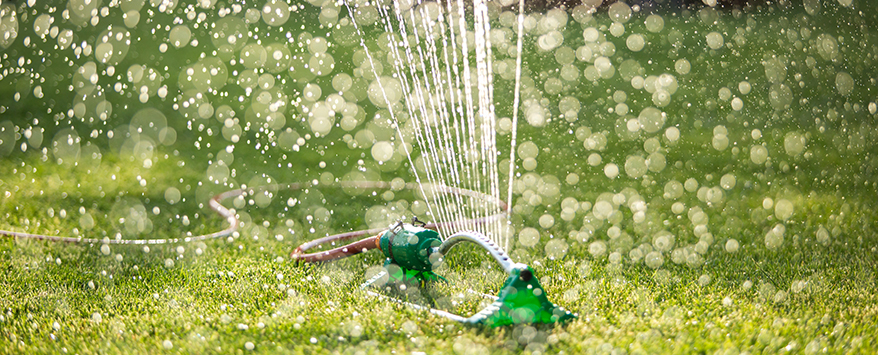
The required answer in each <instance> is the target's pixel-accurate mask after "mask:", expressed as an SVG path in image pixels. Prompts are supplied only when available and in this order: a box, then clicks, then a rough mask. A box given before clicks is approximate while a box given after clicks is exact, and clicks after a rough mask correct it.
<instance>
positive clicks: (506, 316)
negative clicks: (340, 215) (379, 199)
mask: <svg viewBox="0 0 878 355" xmlns="http://www.w3.org/2000/svg"><path fill="white" fill-rule="evenodd" d="M461 242H470V243H474V244H476V245H478V246H480V247H482V248H483V249H485V250H486V251H488V253H489V254H490V255H491V256H492V257H493V258H494V260H496V261H497V263H499V264H500V266H501V267H502V268H503V270H504V271H506V273H507V274H508V275H509V277H508V278H507V279H506V282H505V283H504V284H503V287H502V288H501V290H500V294H499V295H498V296H497V297H492V298H494V302H493V303H491V304H490V305H488V306H487V307H485V308H484V309H483V310H481V311H479V312H478V313H476V314H474V315H472V316H470V317H463V316H460V315H456V314H453V313H450V312H446V311H442V310H438V309H433V308H429V307H425V306H422V305H416V304H413V303H409V302H406V301H403V300H401V299H396V298H393V297H389V296H386V295H383V294H380V293H376V292H373V291H370V290H368V287H369V286H370V285H372V284H373V283H375V282H377V281H378V280H379V279H381V278H382V277H384V276H390V278H391V280H392V281H393V282H406V281H410V280H411V279H412V278H413V277H416V278H417V279H418V280H420V281H421V282H428V281H431V280H435V279H436V278H435V277H434V278H430V277H429V275H434V274H432V266H433V263H434V261H438V260H440V259H441V256H444V255H445V254H447V253H448V252H449V251H450V250H451V249H452V248H453V247H454V246H456V245H457V244H459V243H461ZM379 244H380V249H381V250H382V251H383V252H384V255H385V256H386V257H387V262H386V264H385V265H387V264H396V265H398V266H399V267H400V269H402V270H401V271H402V272H401V273H396V274H395V275H389V274H388V273H387V271H382V272H381V273H379V274H378V275H375V277H372V278H371V279H369V280H368V281H366V282H365V283H364V284H363V285H362V286H361V288H363V289H366V292H367V293H368V294H369V295H372V296H376V297H381V298H386V299H389V300H391V301H393V302H397V303H401V304H405V305H407V306H409V307H412V308H415V309H419V310H428V311H429V312H430V313H433V314H436V315H439V316H443V317H446V318H449V319H451V320H455V321H459V322H463V323H469V324H486V325H490V326H492V327H497V326H504V325H512V324H528V323H542V324H549V323H558V322H564V321H567V320H570V319H573V318H576V315H575V314H573V313H571V312H569V311H567V310H565V309H564V308H563V307H559V306H556V305H555V304H554V303H552V302H550V301H549V299H548V297H547V296H546V291H545V289H543V287H542V286H541V285H540V283H539V280H538V279H537V278H536V277H535V276H534V274H533V269H531V268H530V267H529V266H527V265H525V264H521V263H515V262H513V261H512V260H511V259H510V258H509V256H508V255H506V252H504V251H503V249H500V247H499V246H497V244H496V243H494V242H493V241H491V240H490V239H488V238H487V237H485V236H484V235H483V234H481V233H478V232H474V231H464V232H458V233H455V234H453V235H452V236H450V237H449V238H448V239H446V240H445V241H444V242H441V244H440V243H439V239H438V233H436V232H435V231H432V230H429V229H424V228H420V227H415V226H412V225H409V224H403V223H398V224H397V225H395V226H394V227H393V228H391V229H389V230H387V231H386V232H384V233H383V234H381V236H380V241H379ZM412 275H413V276H412Z"/></svg>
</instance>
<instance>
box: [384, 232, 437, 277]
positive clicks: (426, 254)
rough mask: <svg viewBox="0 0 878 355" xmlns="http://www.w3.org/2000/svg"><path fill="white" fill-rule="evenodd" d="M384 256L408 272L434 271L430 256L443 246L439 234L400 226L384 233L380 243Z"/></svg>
mask: <svg viewBox="0 0 878 355" xmlns="http://www.w3.org/2000/svg"><path fill="white" fill-rule="evenodd" d="M378 243H379V244H378V245H379V246H380V247H381V251H382V252H384V256H386V257H387V258H388V259H390V262H392V263H394V264H396V265H399V267H401V268H403V269H407V270H417V271H432V270H433V263H432V262H431V261H430V254H431V253H433V250H434V249H435V248H436V247H438V246H439V245H440V244H442V240H441V239H439V233H437V232H436V231H434V230H430V229H426V228H421V227H415V226H412V225H408V224H406V225H398V226H397V227H395V228H392V229H390V230H388V231H387V232H384V234H382V235H381V238H380V239H379V242H378Z"/></svg>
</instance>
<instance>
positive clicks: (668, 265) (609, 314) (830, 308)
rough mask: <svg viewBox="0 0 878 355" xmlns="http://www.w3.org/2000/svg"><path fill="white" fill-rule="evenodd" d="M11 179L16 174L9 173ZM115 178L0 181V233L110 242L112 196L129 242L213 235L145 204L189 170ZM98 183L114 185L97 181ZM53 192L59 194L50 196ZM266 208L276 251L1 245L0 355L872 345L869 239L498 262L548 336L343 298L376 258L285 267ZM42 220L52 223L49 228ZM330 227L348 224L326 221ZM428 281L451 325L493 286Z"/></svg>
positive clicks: (491, 276)
mask: <svg viewBox="0 0 878 355" xmlns="http://www.w3.org/2000/svg"><path fill="white" fill-rule="evenodd" d="M30 158H32V157H30V156H28V159H30ZM29 164H30V163H29V162H28V161H25V163H24V164H23V165H22V168H21V169H28V168H29V167H30V165H29ZM132 164H133V163H130V162H128V161H126V160H125V159H118V158H116V157H105V158H104V160H103V161H102V163H101V164H100V165H99V166H95V167H92V168H91V169H84V168H82V167H78V168H73V169H71V168H70V167H69V166H64V165H56V164H43V165H40V168H39V169H38V173H36V175H34V174H35V173H33V172H29V173H28V177H29V178H34V180H31V181H20V179H19V177H18V175H17V174H16V173H14V172H11V171H7V172H6V173H4V174H2V176H0V180H2V181H3V185H2V189H3V191H7V190H10V191H16V192H15V194H13V195H12V196H11V197H9V198H4V200H3V204H2V211H0V213H2V214H3V215H4V216H7V217H6V218H4V220H3V228H6V229H16V230H21V229H22V224H20V223H22V221H24V220H25V219H27V220H29V223H30V227H29V229H28V230H29V231H31V232H35V233H56V232H58V231H60V232H61V233H62V234H63V233H69V232H70V231H71V230H72V229H73V228H78V227H79V224H80V222H79V220H78V218H79V216H80V214H79V211H78V210H79V208H78V207H79V206H88V208H87V210H88V211H89V213H92V214H94V215H95V216H97V217H96V218H95V225H94V227H93V228H92V229H91V230H89V231H87V232H88V233H102V231H108V234H112V233H113V232H112V231H114V230H118V229H119V228H120V226H119V225H117V224H115V223H114V221H112V220H111V219H110V218H106V217H104V216H103V214H106V213H108V212H107V209H112V203H110V202H107V200H109V201H112V200H113V199H117V197H115V196H117V195H119V192H120V191H127V192H126V193H122V195H123V196H121V197H118V198H124V199H132V200H137V201H141V202H142V203H143V204H144V205H147V206H148V207H149V208H151V207H152V206H153V205H155V206H160V209H161V211H160V213H159V214H158V215H157V216H155V217H154V218H153V220H154V231H153V232H151V233H149V234H148V235H142V236H139V237H145V238H160V237H161V238H167V237H174V236H178V235H180V234H181V233H183V231H184V230H191V231H193V233H203V232H209V231H212V230H215V229H216V228H221V227H222V221H221V219H220V218H219V217H217V216H215V215H213V214H210V213H209V212H207V211H206V210H204V209H200V208H199V207H198V204H199V203H201V202H203V201H197V200H195V199H194V198H193V197H192V195H191V194H192V193H191V192H190V193H184V194H183V196H186V197H187V201H186V202H184V203H180V204H178V205H170V204H169V203H168V202H167V201H164V197H163V196H161V194H159V193H157V192H156V191H159V192H162V191H164V189H165V188H166V187H167V186H168V185H170V186H174V185H176V184H178V183H179V179H180V178H181V177H183V179H184V180H186V177H187V176H198V173H197V172H196V171H195V170H190V169H189V168H186V167H185V164H184V167H183V168H178V169H175V170H174V173H173V174H167V175H166V174H165V173H161V171H162V170H153V171H150V174H148V175H144V176H150V177H151V179H152V180H151V181H150V182H149V184H148V187H147V188H143V187H142V186H140V183H139V182H138V180H137V179H136V173H137V172H136V170H137V168H136V167H134V166H131V165H132ZM158 164H159V165H161V164H176V161H175V159H171V158H169V159H167V161H166V162H162V161H160V162H159V163H158ZM96 172H97V173H96ZM112 172H117V173H118V175H117V176H116V178H115V180H114V179H113V178H112V177H111V176H109V175H112V174H111V173H112ZM123 172H124V173H123ZM108 174H109V175H108ZM53 176H57V178H58V179H63V181H65V184H71V183H76V182H78V183H80V184H81V185H80V186H82V187H83V188H82V189H80V190H78V192H75V191H77V190H76V189H71V188H69V187H67V186H66V185H61V184H53V183H52V179H53V178H52V177H53ZM37 177H46V178H45V179H44V180H41V179H38V178H37ZM96 186H101V187H100V188H97V187H96ZM64 192H67V193H68V194H71V193H75V194H76V195H75V196H68V197H67V198H62V197H60V196H62V193H64ZM101 192H103V193H104V196H103V197H102V196H101V195H100V193H101ZM31 193H33V197H32V196H31ZM132 194H133V195H132ZM111 196H112V197H111ZM820 196H822V197H820V198H817V197H816V196H815V197H813V198H811V199H809V200H808V201H809V202H808V203H810V204H813V205H815V206H818V205H819V206H825V205H826V204H836V203H838V201H836V200H835V198H834V197H832V196H826V195H820ZM147 199H149V201H150V202H149V203H147V202H146V200H147ZM281 200H282V199H278V200H277V201H275V203H273V204H271V205H269V206H267V207H265V208H259V207H252V208H245V209H242V213H243V212H246V213H248V214H249V216H250V218H251V221H252V222H250V224H251V225H257V226H259V227H262V228H264V226H263V224H262V222H263V221H268V222H270V223H271V225H270V226H269V227H268V228H265V229H270V228H273V227H274V226H275V225H279V224H281V221H279V220H277V219H278V218H283V219H294V220H296V222H295V224H294V225H295V228H292V229H294V230H297V229H298V230H299V233H300V234H301V235H297V236H292V235H288V236H287V237H286V238H285V239H284V240H277V239H276V238H273V237H272V235H271V233H269V234H268V235H264V234H262V233H263V232H262V231H257V229H253V228H248V225H247V224H245V226H244V228H242V233H241V235H240V237H238V238H237V239H234V240H231V241H227V240H225V239H223V240H214V241H207V242H203V243H197V244H181V245H179V247H182V249H178V245H168V246H154V247H152V249H151V250H150V251H149V252H148V253H146V252H144V251H143V250H142V248H139V247H134V246H114V247H112V248H111V252H110V253H109V254H108V255H104V253H102V252H101V250H100V246H99V245H78V244H54V243H47V242H40V241H31V240H13V239H9V238H6V239H3V240H2V244H0V249H2V251H0V253H2V254H0V255H2V257H0V265H2V267H3V269H4V270H6V271H5V272H4V273H3V274H2V276H0V282H2V287H0V307H2V310H3V311H2V317H3V319H2V321H0V331H2V336H3V337H4V338H5V339H7V340H8V341H5V342H3V343H2V345H0V347H2V352H20V351H38V352H58V351H64V349H66V350H67V351H68V352H73V353H96V352H110V353H131V352H141V353H154V352H156V351H162V350H164V349H165V346H167V345H169V346H170V351H172V352H233V351H247V350H248V348H249V347H250V346H252V347H253V351H255V352H265V353H273V352H281V353H284V352H292V353H297V352H313V351H319V352H343V353H355V352H356V351H358V350H363V351H366V352H380V353H386V352H390V351H394V350H395V351H398V352H411V351H427V352H431V353H432V352H449V353H450V352H458V353H474V352H477V351H482V350H486V351H492V352H495V351H496V352H518V351H521V350H528V351H546V352H553V353H554V352H561V351H564V352H568V353H580V352H583V351H585V352H592V351H594V352H605V351H610V352H612V351H613V350H616V351H621V350H624V351H626V352H628V353H656V352H662V353H669V352H670V353H688V352H701V351H704V352H709V353H712V352H714V351H717V350H721V351H740V352H744V351H749V352H751V353H754V352H780V351H786V350H790V351H795V352H805V353H822V352H824V351H825V352H829V353H834V352H849V351H854V352H869V351H870V349H874V346H875V341H876V339H875V335H874V334H875V332H874V327H875V324H876V320H878V319H876V317H878V309H876V307H875V306H874V305H875V304H876V301H878V300H876V296H875V294H874V292H873V290H874V289H875V288H876V284H875V275H876V265H878V264H876V260H875V252H874V251H873V250H872V249H871V248H870V247H868V244H867V243H866V242H865V241H868V240H872V239H873V238H874V236H873V235H871V234H869V233H871V230H870V229H869V228H867V229H866V230H865V232H866V233H867V234H865V235H863V236H848V235H839V236H833V239H832V241H831V243H829V244H828V245H826V246H824V245H823V244H820V243H816V242H815V241H814V237H813V236H806V235H804V234H803V233H804V232H802V233H799V234H801V235H798V236H797V237H794V236H793V235H794V234H797V233H798V232H792V231H788V232H787V242H786V243H785V245H784V246H783V247H782V248H780V249H778V250H768V249H766V248H765V247H764V244H763V242H762V241H761V239H760V238H761V237H762V235H764V233H765V231H764V230H762V229H761V228H749V227H745V228H743V229H742V230H741V234H742V235H741V236H740V237H739V240H740V242H741V247H740V250H738V251H737V252H736V253H728V252H726V251H724V250H722V248H720V247H716V246H715V247H714V249H712V251H711V252H710V253H709V254H707V255H706V256H705V260H706V262H705V264H704V265H703V266H701V267H689V266H686V264H685V263H684V264H682V265H676V264H674V263H673V262H672V261H671V260H669V259H670V258H666V260H665V264H664V265H663V266H662V267H661V268H659V269H658V270H653V269H651V268H649V267H646V266H645V265H644V264H643V262H642V261H641V262H640V263H639V264H636V265H631V264H629V262H628V261H627V260H628V259H627V258H626V259H625V260H626V261H623V262H622V263H621V264H615V263H613V262H611V261H608V260H607V258H606V256H604V257H601V258H594V257H592V256H591V255H590V254H589V252H588V249H587V247H585V246H582V245H576V244H574V245H571V247H570V250H569V252H568V253H567V254H566V255H565V256H564V257H563V258H561V259H559V260H550V259H546V258H545V254H543V251H542V250H541V248H542V246H543V244H542V243H541V244H540V245H538V246H537V247H535V248H534V249H527V248H521V247H516V248H515V251H514V252H513V256H515V257H516V258H517V261H521V262H526V263H529V264H530V265H531V266H532V267H534V269H535V271H536V273H537V275H538V276H539V277H540V280H541V282H542V284H543V286H544V287H545V288H546V290H547V291H548V293H549V296H550V298H551V300H552V301H554V302H555V303H557V304H559V305H562V306H564V307H566V308H568V309H570V310H573V311H575V312H577V313H578V314H579V318H578V319H577V320H574V321H572V322H570V323H568V324H564V325H557V326H554V327H544V326H541V327H527V326H521V327H510V328H499V329H489V328H487V329H486V328H480V327H467V326H462V325H459V324H455V323H453V322H450V321H447V320H445V319H444V318H439V317H436V316H432V315H429V314H427V313H425V312H419V311H414V310H411V309H408V308H405V307H401V306H398V305H394V304H391V303H389V302H386V301H382V300H380V299H375V298H371V297H369V296H368V295H366V294H365V293H363V292H361V291H357V287H358V286H359V284H361V283H362V282H363V281H364V278H365V273H366V269H367V268H369V267H373V266H376V265H380V264H381V263H382V258H381V257H380V256H378V255H377V253H372V254H369V255H366V256H357V257H354V258H351V259H348V260H344V261H341V262H337V263H331V264H326V265H316V266H296V265H294V264H292V263H290V261H289V258H288V254H289V252H290V251H291V250H292V249H293V248H294V247H295V245H296V244H297V243H298V242H301V241H303V240H305V239H308V238H310V237H308V236H309V235H311V234H308V233H306V232H305V231H304V230H303V227H302V225H303V223H304V222H303V221H302V220H300V218H302V217H301V216H297V215H295V213H293V212H286V211H282V207H283V206H281V205H283V204H282V203H280V202H282V201H281ZM35 201H36V202H35ZM848 202H850V203H852V204H853V205H855V206H856V205H857V204H856V201H848ZM376 203H380V202H376ZM745 203H746V201H745ZM805 205H806V206H808V204H807V203H806V204H805ZM48 207H52V208H54V209H55V210H56V216H55V217H48V215H47V212H46V211H45V209H46V208H48ZM852 208H858V207H852ZM60 209H66V210H67V211H68V216H67V218H59V217H58V216H57V213H58V212H57V211H59V210H60ZM851 212H856V215H861V216H868V215H869V214H868V213H867V212H864V211H851ZM196 213H199V214H200V217H199V218H198V219H194V218H193V220H192V223H193V225H190V226H188V227H187V226H184V225H183V224H182V223H181V222H180V221H179V220H177V219H175V218H173V217H170V216H169V215H170V214H185V215H189V216H194V215H195V214H196ZM348 213H351V214H353V213H354V212H345V213H341V214H342V215H340V216H337V218H339V219H344V218H346V216H347V214H348ZM333 218H336V217H333ZM524 219H525V221H528V222H527V223H534V222H533V221H530V217H525V218H524ZM856 222H857V221H856V220H844V221H842V222H841V225H842V227H843V228H844V230H855V229H853V228H852V226H851V225H849V224H852V223H856ZM196 225H197V226H196ZM187 228H188V229H187ZM350 228H353V227H350ZM792 228H793V227H790V229H792ZM849 228H850V229H849ZM870 228H871V227H870ZM718 234H719V233H718ZM747 234H752V236H751V237H747ZM254 236H257V237H260V238H259V239H258V240H256V239H254V238H253V237H254ZM131 237H135V236H126V238H131ZM717 238H718V240H719V238H723V237H721V236H719V235H718V236H717ZM720 245H722V243H720ZM196 250H198V252H196ZM440 272H444V273H445V275H446V276H447V277H448V279H449V280H450V281H451V283H450V284H449V285H440V286H437V287H435V289H434V290H432V291H430V295H431V296H430V297H433V299H434V300H435V301H436V304H437V305H440V306H446V307H448V308H447V309H449V310H452V311H455V312H460V313H462V314H471V313H472V312H474V311H476V310H478V308H479V307H480V303H479V300H478V299H477V298H472V297H469V298H467V299H459V300H458V299H457V298H456V297H457V295H458V294H460V293H461V291H465V290H467V289H472V290H474V291H477V292H484V293H492V294H496V292H497V291H498V288H499V286H500V285H501V284H502V282H503V280H504V279H505V275H503V273H502V272H501V271H500V270H499V269H498V268H497V267H496V265H494V264H493V261H492V260H490V259H489V258H488V257H487V256H483V255H481V253H480V252H479V251H478V250H477V249H475V248H467V247H459V248H456V249H455V251H454V254H453V255H450V258H449V261H448V263H447V264H446V265H445V266H443V268H442V269H440ZM452 301H459V302H457V303H453V302H452ZM455 304H456V305H455Z"/></svg>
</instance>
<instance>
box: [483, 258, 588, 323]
mask: <svg viewBox="0 0 878 355" xmlns="http://www.w3.org/2000/svg"><path fill="white" fill-rule="evenodd" d="M574 318H576V315H575V314H573V313H571V312H570V311H567V310H565V309H564V308H563V307H559V306H557V305H555V304H554V303H552V302H551V301H549V298H548V297H546V290H545V289H543V287H542V286H540V282H539V280H537V278H536V277H535V276H534V274H533V270H532V269H531V268H530V267H529V266H528V267H526V268H517V269H513V270H512V273H511V274H510V275H509V278H507V279H506V283H504V284H503V288H502V289H501V290H500V294H499V295H498V296H497V301H495V302H494V304H493V305H492V306H489V307H488V308H486V309H485V310H483V311H482V312H479V314H476V315H475V316H473V317H470V319H469V321H470V322H473V323H479V324H487V325H490V326H492V327H499V326H504V325H511V324H528V323H540V324H550V323H560V322H565V321H568V320H571V319H574Z"/></svg>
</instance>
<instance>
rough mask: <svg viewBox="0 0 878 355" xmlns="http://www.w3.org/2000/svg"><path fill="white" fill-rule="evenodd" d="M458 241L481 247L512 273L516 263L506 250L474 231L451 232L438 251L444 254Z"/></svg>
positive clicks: (504, 269) (508, 272) (505, 269)
mask: <svg viewBox="0 0 878 355" xmlns="http://www.w3.org/2000/svg"><path fill="white" fill-rule="evenodd" d="M460 242H470V243H475V244H476V245H478V246H480V247H482V249H485V250H487V251H488V253H489V254H491V256H492V257H493V258H494V260H497V262H498V263H499V264H500V266H501V267H503V271H506V273H507V274H512V270H513V269H515V268H516V265H517V263H515V262H513V261H512V259H510V258H509V255H506V252H505V251H503V249H501V248H500V246H499V245H497V243H494V242H493V241H491V240H490V239H488V237H486V236H485V235H484V234H482V233H479V232H476V231H462V232H457V233H455V234H452V235H451V236H450V237H448V238H446V239H445V241H443V242H442V244H441V245H439V248H438V252H439V253H440V254H442V255H445V254H447V253H448V251H449V250H451V248H453V247H454V246H455V245H457V244H458V243H460Z"/></svg>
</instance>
